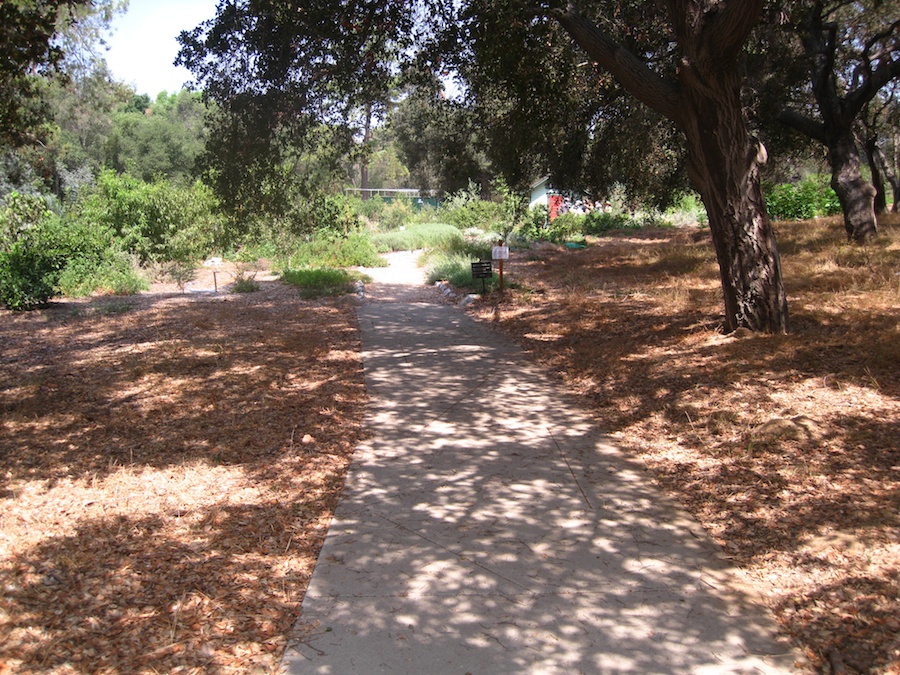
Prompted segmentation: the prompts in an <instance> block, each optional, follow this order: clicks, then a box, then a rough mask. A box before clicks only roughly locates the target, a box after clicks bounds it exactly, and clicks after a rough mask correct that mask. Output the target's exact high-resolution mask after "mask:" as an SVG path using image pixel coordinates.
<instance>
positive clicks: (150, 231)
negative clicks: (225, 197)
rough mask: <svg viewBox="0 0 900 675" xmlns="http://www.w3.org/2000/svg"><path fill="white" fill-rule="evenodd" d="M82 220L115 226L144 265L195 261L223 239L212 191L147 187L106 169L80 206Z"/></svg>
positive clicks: (165, 185) (167, 185) (159, 183)
mask: <svg viewBox="0 0 900 675" xmlns="http://www.w3.org/2000/svg"><path fill="white" fill-rule="evenodd" d="M76 217H77V218H78V219H80V220H83V221H86V222H91V223H98V224H100V225H103V226H106V227H108V228H110V230H111V231H112V232H114V233H115V236H116V237H118V238H120V239H121V242H122V247H123V248H124V249H125V250H126V251H128V252H129V253H133V254H134V255H136V256H138V258H139V259H140V262H141V263H148V262H164V261H169V260H196V259H198V258H200V257H202V256H204V255H206V254H207V253H208V252H209V251H210V250H211V249H212V248H213V247H214V246H215V245H216V243H217V241H218V239H219V238H220V237H221V235H222V219H221V218H220V217H219V216H218V215H217V213H216V200H215V199H214V197H213V195H212V192H211V191H210V190H209V188H208V187H206V186H205V185H203V184H202V183H199V182H197V183H194V184H193V185H191V186H190V187H186V188H183V187H178V186H175V185H173V184H171V183H169V182H168V181H155V182H153V183H145V182H143V181H141V180H138V179H136V178H133V177H131V176H128V175H116V174H115V173H114V172H112V171H104V172H103V173H101V174H100V176H99V178H98V180H97V186H96V189H95V190H94V191H92V192H91V193H90V194H88V195H87V196H86V197H85V198H84V199H83V200H82V201H81V202H80V203H79V205H78V208H77V216H76Z"/></svg>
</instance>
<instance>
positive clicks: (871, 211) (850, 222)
mask: <svg viewBox="0 0 900 675" xmlns="http://www.w3.org/2000/svg"><path fill="white" fill-rule="evenodd" d="M828 161H829V163H830V164H831V187H832V189H833V190H834V191H835V193H837V196H838V200H839V201H840V203H841V210H842V211H843V212H844V229H845V230H846V231H847V239H848V240H849V241H853V242H856V243H860V244H864V243H866V242H868V241H871V240H872V239H874V238H875V235H876V234H877V228H876V225H875V188H874V187H872V184H871V183H869V182H867V181H866V180H865V179H863V177H862V173H861V172H860V170H859V151H858V150H857V147H856V142H855V141H854V140H853V138H852V137H850V136H849V134H846V135H842V136H840V137H838V138H836V139H831V140H830V141H829V143H828Z"/></svg>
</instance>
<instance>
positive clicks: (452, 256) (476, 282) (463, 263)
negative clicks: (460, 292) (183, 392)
mask: <svg viewBox="0 0 900 675" xmlns="http://www.w3.org/2000/svg"><path fill="white" fill-rule="evenodd" d="M473 262H475V260H474V259H473V258H472V257H471V256H469V255H465V254H462V253H452V252H451V253H447V252H439V253H436V254H435V255H433V256H431V257H429V259H428V261H427V262H426V263H425V279H426V281H427V282H428V283H429V284H433V283H435V282H436V281H447V282H448V283H450V284H451V285H452V286H455V287H456V288H465V289H468V290H471V291H476V292H480V291H481V290H482V286H484V287H485V288H486V290H488V291H492V290H494V289H495V288H497V285H498V283H499V282H498V278H497V276H496V275H495V276H494V277H492V278H490V279H485V280H484V281H485V283H484V284H482V280H481V279H473V278H472V263H473Z"/></svg>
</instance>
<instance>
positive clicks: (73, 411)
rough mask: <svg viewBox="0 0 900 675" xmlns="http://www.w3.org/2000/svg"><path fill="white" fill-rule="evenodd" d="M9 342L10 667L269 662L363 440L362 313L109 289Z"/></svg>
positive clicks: (2, 504) (1, 502) (62, 308)
mask: <svg viewBox="0 0 900 675" xmlns="http://www.w3.org/2000/svg"><path fill="white" fill-rule="evenodd" d="M211 287H212V286H211V284H210V288H211ZM0 344H2V346H3V347H2V353H0V585H2V589H3V592H2V594H0V672H2V673H8V672H15V673H157V672H186V673H238V672H240V673H247V672H270V671H271V670H273V669H274V668H276V667H277V663H278V660H279V658H280V654H281V653H282V652H283V650H284V644H285V638H284V635H285V633H286V632H287V630H288V629H289V628H290V627H291V626H292V624H293V623H294V621H295V620H296V616H297V614H298V612H299V607H300V602H301V600H302V596H303V592H304V591H305V588H306V584H307V582H308V579H309V576H310V574H311V572H312V569H313V566H314V564H315V560H316V556H317V554H318V549H319V547H320V545H321V542H322V539H323V537H324V535H325V532H326V529H327V525H328V522H329V519H330V515H331V512H332V509H333V508H334V505H335V503H336V498H337V494H338V492H339V490H340V486H341V485H342V481H343V475H344V471H345V469H346V466H347V463H348V462H349V457H350V455H351V453H352V451H353V448H354V447H355V446H356V445H357V443H358V441H359V439H360V436H361V427H360V424H361V418H360V414H361V409H362V405H363V399H364V388H363V384H362V373H361V364H360V359H359V346H358V341H357V330H356V321H355V310H354V307H353V306H352V305H350V304H348V303H346V302H343V301H341V302H321V303H316V302H304V301H301V300H300V299H299V297H298V294H297V292H296V291H295V290H291V289H287V288H283V287H280V286H277V285H274V284H271V283H270V284H267V285H265V286H264V289H263V290H262V291H260V292H258V293H254V294H250V295H244V296H239V295H229V296H222V295H219V296H212V295H202V294H200V295H198V294H186V295H145V296H142V297H139V298H137V297H136V298H108V299H104V298H100V299H95V300H93V301H91V302H68V303H57V304H56V305H54V306H53V307H51V308H49V309H47V310H44V311H39V312H33V313H26V314H11V313H8V312H2V316H0ZM254 669H256V670H254Z"/></svg>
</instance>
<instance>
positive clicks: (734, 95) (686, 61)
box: [558, 0, 788, 333]
mask: <svg viewBox="0 0 900 675" xmlns="http://www.w3.org/2000/svg"><path fill="white" fill-rule="evenodd" d="M667 4H668V6H669V18H670V20H671V24H672V28H673V29H674V32H675V36H676V40H677V43H678V49H679V51H680V54H681V60H680V66H679V70H678V81H677V82H676V81H673V80H671V79H668V78H666V77H663V76H661V75H659V74H658V73H656V72H655V71H654V70H652V69H650V68H649V67H647V65H646V64H645V63H643V62H642V61H641V60H640V59H639V58H638V57H637V56H636V55H634V54H632V53H631V52H629V51H628V50H626V49H624V48H623V47H622V46H621V45H619V44H618V43H616V42H615V41H614V40H613V39H612V38H611V37H610V36H609V35H608V34H607V33H605V32H604V31H603V30H601V29H599V28H597V26H595V25H594V24H592V23H591V22H590V21H588V20H586V19H585V18H584V17H583V16H581V14H580V13H579V12H578V9H577V8H576V7H575V5H574V3H572V2H570V3H569V5H568V10H567V12H566V13H564V14H561V15H559V16H558V20H559V21H560V23H561V25H562V26H563V28H564V29H565V30H566V31H567V32H568V33H569V34H570V35H571V36H572V38H573V39H574V40H575V41H576V42H577V43H578V44H579V45H580V46H581V48H582V49H584V50H585V51H586V52H587V53H588V54H589V55H590V56H591V58H593V59H594V60H595V61H596V63H597V64H599V65H600V66H602V67H604V68H606V69H607V70H608V71H609V72H610V73H611V74H612V75H613V76H614V77H615V78H616V79H617V80H618V81H619V82H620V83H621V84H622V86H624V87H625V88H626V89H627V90H628V91H629V92H630V93H631V94H632V95H634V96H635V97H636V98H638V99H639V100H641V101H643V102H644V103H645V104H646V105H648V106H650V107H651V108H653V109H654V110H656V111H658V112H660V113H661V114H663V115H665V116H666V117H668V118H669V119H670V120H672V121H673V122H675V124H676V125H677V126H678V127H679V128H680V129H681V130H682V131H683V132H684V134H685V136H686V137H687V146H688V152H689V168H688V170H689V175H690V179H691V182H692V183H693V184H694V186H695V187H696V188H697V191H698V192H699V193H700V196H701V197H702V199H703V203H704V205H705V206H706V210H707V214H708V215H709V225H710V230H711V232H712V238H713V242H714V245H715V249H716V257H717V259H718V263H719V274H720V277H721V280H722V289H723V295H724V300H725V326H726V329H727V330H728V331H733V330H735V329H736V328H739V327H746V328H749V329H751V330H754V331H765V332H772V333H780V332H785V331H787V329H788V312H787V301H786V295H785V291H784V283H783V280H782V273H781V261H780V258H779V255H778V248H777V244H776V241H775V234H774V231H773V229H772V225H771V222H770V220H769V217H768V214H767V213H766V206H765V200H764V199H763V195H762V189H761V187H760V178H759V165H760V164H761V163H763V162H764V161H765V150H764V149H763V148H762V146H761V145H760V143H759V142H758V141H756V139H754V138H752V137H751V135H750V134H749V132H748V130H747V126H746V123H745V118H744V108H743V104H742V102H741V82H742V76H741V68H740V64H739V58H740V53H741V51H742V49H743V45H744V41H745V40H746V38H747V35H748V34H749V31H750V30H751V28H752V27H753V25H754V24H755V23H756V21H757V19H758V17H759V13H760V11H761V8H762V2H761V0H739V1H731V2H720V3H703V2H697V1H696V0H669V2H668V3H667Z"/></svg>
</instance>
